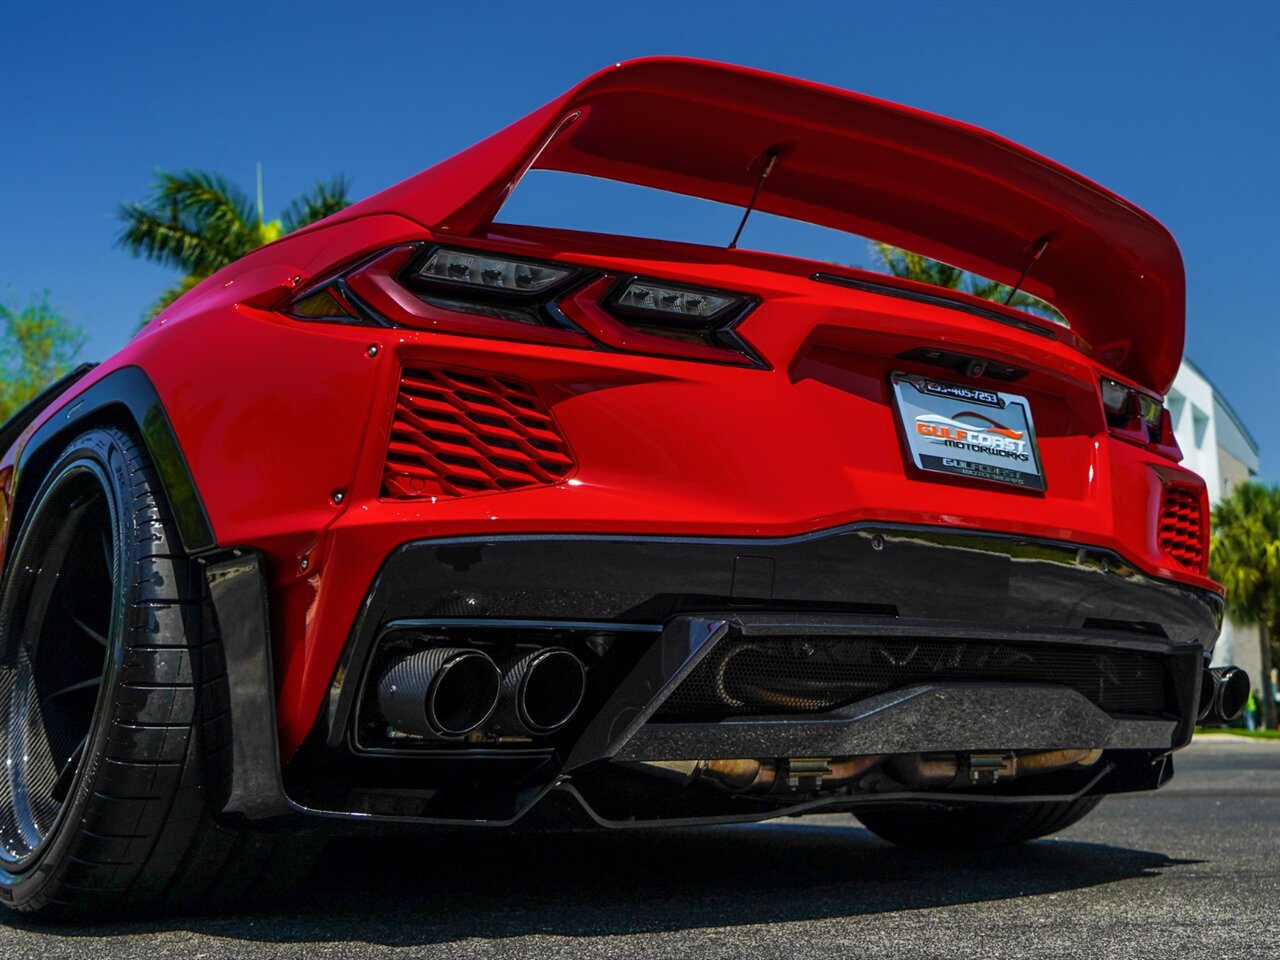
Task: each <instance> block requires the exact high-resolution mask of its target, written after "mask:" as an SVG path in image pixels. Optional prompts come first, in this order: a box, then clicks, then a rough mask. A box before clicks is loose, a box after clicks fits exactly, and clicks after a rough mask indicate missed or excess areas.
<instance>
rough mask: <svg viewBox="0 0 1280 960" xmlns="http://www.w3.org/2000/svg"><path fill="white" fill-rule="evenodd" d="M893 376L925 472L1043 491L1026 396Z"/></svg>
mask: <svg viewBox="0 0 1280 960" xmlns="http://www.w3.org/2000/svg"><path fill="white" fill-rule="evenodd" d="M891 379H892V382H893V393H894V400H895V401H896V406H897V410H898V419H899V421H900V422H901V424H902V430H903V433H905V434H906V438H907V448H908V449H909V450H910V451H911V459H912V461H913V462H914V463H915V465H916V466H917V467H919V468H920V469H921V470H927V471H929V472H930V473H946V474H950V475H952V476H957V477H967V478H969V479H970V480H989V481H991V482H993V483H1004V484H1009V485H1011V486H1015V487H1022V488H1023V489H1025V490H1037V491H1043V490H1044V488H1045V484H1044V470H1043V469H1042V467H1041V465H1040V454H1039V451H1038V450H1037V449H1036V432H1035V427H1034V426H1033V425H1032V422H1031V404H1029V403H1028V402H1027V399H1026V397H1020V396H1017V395H1016V394H1012V393H1004V392H1002V391H995V390H984V389H981V388H978V387H969V386H965V385H964V384H957V383H944V382H942V381H939V380H932V379H930V378H929V377H920V376H915V375H914V374H905V373H895V374H893V376H892V378H891Z"/></svg>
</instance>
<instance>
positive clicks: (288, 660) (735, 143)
mask: <svg viewBox="0 0 1280 960" xmlns="http://www.w3.org/2000/svg"><path fill="white" fill-rule="evenodd" d="M689 91H696V92H697V95H696V96H688V95H687V94H688V92H689ZM659 121H662V123H659ZM664 124H665V125H664ZM655 129H657V130H662V131H668V130H669V131H673V132H671V133H669V134H662V135H659V136H658V137H657V142H656V143H655V142H654V138H653V136H652V135H651V134H652V131H653V130H655ZM642 131H648V132H649V133H650V136H647V137H646V136H642V134H641V132H642ZM690 131H692V132H693V133H690ZM682 135H683V136H684V141H685V142H682V139H681V137H682ZM689 140H692V142H687V141H689ZM531 167H533V168H544V169H553V170H561V171H568V172H572V173H577V174H583V175H588V176H595V177H604V178H608V179H613V180H619V181H624V182H629V183H636V184H642V185H645V186H651V187H657V188H660V189H664V190H671V191H676V192H681V193H686V194H689V195H692V196H697V197H702V198H705V199H710V200H716V201H720V202H730V203H735V204H738V205H739V206H742V207H746V206H748V205H754V206H755V207H756V208H757V209H759V210H762V211H766V212H769V213H772V214H775V215H779V216H787V217H791V218H793V219H799V220H805V221H808V222H813V223H819V224H822V225H824V226H829V227H834V228H837V229H840V230H846V231H850V232H855V233H858V234H860V235H865V236H873V237H877V238H879V239H884V240H887V241H889V242H891V243H895V244H901V245H902V246H905V247H909V248H910V249H912V250H917V251H920V252H921V253H924V254H926V255H929V256H932V257H935V258H937V259H939V260H946V261H947V262H949V263H954V264H956V265H957V266H959V267H961V268H964V269H966V270H970V271H973V272H975V273H980V274H982V275H983V276H986V277H990V278H993V279H994V280H996V281H999V282H1000V283H1003V284H1005V285H1006V287H1007V288H1012V287H1014V286H1020V287H1021V289H1022V290H1024V291H1027V292H1029V293H1031V294H1033V295H1034V296H1035V297H1038V298H1040V299H1042V300H1044V301H1046V302H1048V303H1052V304H1053V305H1054V307H1056V308H1058V310H1059V311H1060V312H1061V316H1055V315H1052V314H1047V313H1043V312H1042V313H1035V312H1031V313H1029V312H1027V311H1024V310H1018V309H1014V308H1013V307H1010V306H1007V305H1005V304H1003V303H1001V302H995V301H992V300H989V299H980V298H978V297H974V296H971V295H968V294H965V293H962V292H959V291H955V290H939V289H937V288H934V287H930V286H928V285H926V284H923V283H918V282H915V281H912V280H910V279H902V278H894V277H884V276H877V275H872V274H869V273H867V272H866V271H863V270H859V269H855V268H851V267H845V266H841V265H836V264H830V263H817V262H814V261H810V260H803V259H797V258H789V257H783V256H778V255H773V254H767V253H762V252H758V251H753V250H749V249H742V248H731V249H724V248H713V247H708V246H702V245H694V244H682V243H674V242H670V241H662V240H647V239H637V238H631V237H624V236H618V235H602V234H595V233H585V232H576V231H568V230H557V229H550V228H541V227H532V226H521V225H503V224H498V223H496V222H495V214H496V212H497V210H498V209H499V207H500V206H501V203H502V201H503V199H504V198H505V197H506V195H507V193H508V192H509V191H510V189H511V186H512V185H513V184H514V183H515V182H516V181H518V180H519V179H520V177H521V176H522V175H523V174H524V173H525V172H526V171H527V170H528V169H530V168H531ZM766 168H768V169H766ZM726 239H727V238H726ZM250 267H251V268H252V269H251V270H248V271H244V270H242V272H241V274H240V279H239V281H238V283H239V286H238V287H230V286H229V285H227V284H225V283H224V282H220V281H219V278H215V279H214V281H211V282H210V283H208V284H206V286H205V287H202V288H200V289H199V290H197V291H196V292H195V294H193V295H192V296H190V297H189V298H188V299H187V300H185V301H183V302H181V303H179V305H178V306H177V307H176V308H175V310H174V312H173V313H172V315H171V316H169V317H166V318H162V319H163V320H165V321H166V322H167V323H168V324H169V326H170V327H171V329H170V330H168V331H167V332H166V331H162V330H161V329H160V328H159V326H157V327H156V328H154V329H153V330H152V331H150V332H148V334H145V335H144V336H143V337H142V338H140V340H139V341H138V344H137V346H136V347H135V349H136V351H137V354H138V356H139V358H140V362H142V363H144V365H146V357H147V355H148V352H149V351H153V350H159V349H161V347H160V345H161V344H163V343H165V342H166V341H167V342H169V343H174V342H178V341H180V340H181V339H182V338H184V337H185V338H190V342H191V343H193V344H196V343H198V346H199V349H198V350H193V351H189V353H190V356H189V357H188V358H187V359H185V360H181V361H175V360H173V359H169V360H167V361H166V363H165V364H163V365H161V364H154V365H153V366H154V372H153V377H154V378H155V379H156V380H157V386H158V388H159V389H160V392H161V394H162V395H163V396H165V397H166V404H167V405H168V406H169V407H170V416H171V417H172V418H173V419H174V422H175V424H177V426H178V433H179V439H180V440H182V441H183V446H184V449H186V450H187V453H188V457H189V458H190V459H191V461H192V468H193V473H194V474H195V476H196V478H197V482H198V483H199V485H200V487H201V490H202V492H203V493H204V494H205V498H206V507H207V508H208V510H209V514H210V517H211V519H212V520H213V523H214V526H215V528H216V529H217V532H218V539H219V542H220V543H222V544H223V545H233V544H234V545H237V546H240V547H243V548H245V549H246V550H250V551H255V552H256V553H257V554H258V555H260V556H261V558H262V564H261V573H262V577H263V579H264V582H265V583H266V584H267V586H268V587H269V588H270V600H271V607H272V610H273V614H272V628H273V634H274V645H273V650H274V660H275V663H274V670H275V679H276V682H277V686H278V689H279V690H280V697H279V702H278V722H279V725H280V734H281V743H282V748H283V757H284V759H285V760H286V761H287V762H286V764H285V766H284V770H283V779H282V780H280V781H271V780H270V779H269V778H268V779H266V780H263V781H262V785H261V789H263V790H267V791H271V790H276V791H283V795H285V796H287V798H288V800H289V803H291V804H292V805H295V806H298V807H303V808H306V809H310V810H314V811H322V812H327V813H329V814H332V815H337V816H354V817H361V818H368V817H374V818H379V817H381V818H391V819H408V820H412V821H415V822H428V821H431V822H458V821H461V822H469V823H478V822H484V823H508V822H512V821H515V820H517V819H520V818H521V817H523V816H524V815H525V814H527V813H528V812H529V811H531V810H533V809H536V808H540V807H541V806H542V805H543V804H547V805H549V806H554V805H556V804H568V805H570V806H572V807H573V808H574V809H577V810H580V811H584V812H585V814H586V815H587V816H589V817H590V818H592V819H594V820H595V821H597V822H602V823H611V824H614V823H618V824H620V823H633V822H637V821H648V822H655V823H656V822H668V821H673V820H682V821H686V820H690V819H700V818H701V819H708V818H709V819H754V818H761V817H765V816H771V815H776V814H777V813H779V812H784V811H785V812H799V811H804V810H809V809H819V808H851V809H852V808H857V807H859V806H860V805H865V804H867V803H880V804H883V803H884V802H885V798H886V797H888V798H889V799H890V800H891V801H893V802H903V801H905V800H912V799H915V800H918V799H920V798H926V799H927V798H934V799H936V798H937V797H938V795H939V794H940V793H945V794H946V797H947V799H948V802H955V803H964V802H982V803H989V802H997V801H999V802H1004V801H1006V800H1018V799H1021V800H1022V801H1024V802H1027V801H1029V800H1030V799H1035V798H1040V799H1043V798H1046V797H1049V798H1055V799H1056V800H1059V801H1064V802H1065V801H1076V800H1080V799H1081V798H1084V797H1089V796H1094V795H1098V794H1101V793H1106V792H1115V791H1119V790H1129V789H1142V788H1150V787H1154V786H1158V785H1159V784H1160V783H1162V782H1163V781H1164V780H1165V779H1167V777H1168V776H1169V774H1170V773H1171V766H1170V764H1169V761H1168V757H1169V754H1170V752H1171V751H1172V750H1174V749H1176V748H1177V747H1179V746H1182V745H1183V744H1185V743H1186V742H1187V741H1188V739H1189V738H1190V735H1191V731H1192V727H1193V724H1194V722H1195V719H1196V717H1197V715H1199V714H1200V713H1201V711H1202V709H1204V710H1210V709H1213V700H1212V696H1209V694H1212V693H1213V691H1214V690H1215V689H1216V688H1215V687H1214V686H1213V684H1214V683H1215V682H1216V681H1214V680H1213V679H1212V678H1211V677H1210V676H1209V675H1208V674H1207V673H1206V669H1205V667H1206V663H1207V660H1206V658H1207V656H1208V654H1209V652H1210V651H1211V649H1212V646H1213V643H1214V641H1215V639H1216V636H1217V632H1218V629H1219V621H1220V616H1221V600H1220V595H1219V592H1218V589H1217V587H1216V585H1215V584H1213V583H1212V581H1210V580H1209V579H1208V577H1207V532H1208V529H1207V498H1206V491H1205V486H1204V483H1203V481H1202V480H1201V479H1200V478H1199V477H1197V476H1196V475H1194V474H1193V473H1191V472H1189V471H1187V470H1185V469H1183V468H1181V467H1180V466H1179V465H1178V460H1179V454H1178V451H1177V448H1176V443H1175V441H1174V440H1173V437H1172V433H1171V430H1170V426H1169V420H1168V416H1167V414H1166V413H1165V412H1164V410H1163V408H1162V393H1163V391H1164V390H1165V389H1167V387H1168V385H1169V383H1170V382H1171V380H1172V377H1173V374H1174V372H1175V371H1176V367H1177V363H1178V360H1179V358H1180V355H1181V341H1182V322H1183V319H1182V272H1181V261H1180V258H1179V257H1178V254H1177V249H1176V247H1175V246H1174V245H1173V242H1172V240H1171V239H1170V238H1169V236H1168V234H1167V232H1165V231H1164V229H1163V228H1162V227H1160V226H1159V225H1158V224H1156V223H1155V221H1153V220H1152V219H1151V218H1150V217H1148V216H1147V215H1146V214H1143V213H1142V212H1141V211H1138V210H1136V208H1134V207H1132V206H1131V205H1129V204H1127V203H1126V202H1124V201H1122V200H1120V199H1119V198H1117V197H1114V196H1113V195H1111V194H1109V193H1107V192H1106V191H1105V190H1103V189H1102V188H1100V187H1097V186H1096V185H1093V184H1090V183H1089V182H1088V181H1085V180H1084V179H1083V178H1081V177H1079V176H1078V175H1076V174H1073V173H1071V172H1069V171H1066V170H1063V169H1062V168H1060V167H1057V166H1056V165H1054V164H1052V163H1051V162H1050V161H1047V160H1045V159H1044V158H1040V157H1037V156H1035V155H1034V154H1031V153H1030V152H1029V151H1026V150H1024V149H1023V148H1020V147H1017V146H1016V145H1013V144H1009V143H1008V142H1007V141H1002V140H1000V139H999V138H997V137H994V136H993V135H991V134H988V133H985V132H984V131H978V130H975V129H973V128H969V127H965V126H964V125H962V124H957V123H954V122H952V121H946V120H943V119H941V118H935V117H930V116H928V115H924V114H919V113H917V112H915V111H910V110H907V109H905V108H900V107H895V106H892V105H888V104H884V103H881V102H879V101H874V100H870V99H868V98H861V97H856V96H855V95H852V94H846V93H843V92H840V91H833V90H830V89H829V88H822V87H817V86H815V85H811V84H803V83H801V82H799V81H790V80H785V79H783V78H777V77H771V76H768V75H764V74H758V73H755V72H753V71H746V70H739V69H737V68H726V67H722V66H718V65H709V64H701V63H696V62H691V61H677V60H659V61H644V62H640V63H636V64H629V65H624V66H621V67H618V68H616V69H614V70H611V71H606V72H605V73H602V74H601V75H598V76H597V77H595V78H592V79H591V80H588V81H586V82H585V83H584V84H583V85H581V86H580V87H579V88H576V89H575V90H574V91H571V92H570V93H569V94H566V95H565V97H563V98H561V99H560V100H558V101H555V102H553V103H552V104H549V105H548V106H547V107H546V108H544V109H543V110H541V111H538V112H537V113H535V114H533V115H531V116H530V117H529V118H526V119H525V120H522V121H520V122H518V123H517V124H515V125H513V126H512V127H510V128H508V129H507V130H505V131H503V132H501V133H499V134H497V135H495V136H494V137H493V138H491V139H490V140H488V141H485V142H484V143H482V144H480V145H478V146H477V147H474V148H472V149H471V150H469V151H465V152H464V153H462V154H459V155H458V156H457V157H455V158H453V159H451V160H449V161H446V162H445V163H443V164H441V165H439V166H437V167H435V168H433V169H432V170H429V171H427V172H426V173H424V174H422V175H420V176H419V177H418V178H414V179H411V180H409V181H406V182H405V183H404V184H402V185H400V186H398V187H394V188H392V189H391V190H389V191H386V192H384V193H383V194H379V195H378V196H375V197H373V198H370V199H369V200H367V201H364V202H363V203H362V204H359V205H357V206H356V207H354V208H351V209H350V210H349V211H347V212H345V213H344V214H342V215H340V216H339V217H337V218H334V219H331V220H330V221H325V222H324V223H322V224H320V225H319V226H317V227H314V228H311V229H309V230H307V231H303V232H302V233H300V234H298V235H296V236H295V237H293V238H290V239H286V240H284V241H282V242H281V243H278V244H276V245H273V247H270V248H267V249H266V250H264V251H262V252H261V253H260V254H258V255H256V259H255V260H253V261H251V263H250ZM215 318H216V322H217V323H218V324H220V327H219V328H218V334H217V335H214V333H213V332H212V330H213V322H214V319H215ZM1063 318H1065V322H1062V319H1063ZM264 330H266V331H268V332H269V335H268V336H266V337H265V338H264V336H263V331H264ZM184 331H185V332H184ZM250 342H258V343H266V342H269V343H270V344H271V346H269V347H267V346H264V347H263V354H262V356H261V357H254V356H246V355H245V353H244V351H243V345H244V344H245V343H250ZM285 354H287V355H289V356H290V357H292V358H293V359H294V360H295V361H297V362H296V363H295V364H293V366H294V367H296V368H298V369H296V370H295V371H293V372H290V373H289V374H287V375H282V376H284V379H285V380H286V381H287V383H286V384H285V385H286V386H287V387H288V389H285V390H281V391H280V392H279V398H278V399H277V400H276V401H275V403H276V407H275V409H273V410H272V411H269V413H270V419H271V422H270V423H269V424H257V425H247V424H246V423H244V422H242V421H240V420H238V419H237V418H235V417H230V416H227V415H225V414H224V415H213V416H210V415H209V413H208V411H209V406H208V400H207V397H205V396H203V395H202V389H203V388H202V387H200V386H198V384H199V383H200V382H201V381H202V380H207V379H208V376H207V373H208V371H209V370H210V369H214V370H216V369H220V368H225V369H227V370H232V369H235V368H236V367H237V365H239V366H240V368H241V369H242V370H244V369H245V365H247V366H248V368H249V369H251V370H256V371H259V372H260V373H261V375H263V376H271V375H272V371H273V370H276V369H278V362H279V356H280V355H285ZM315 384H320V385H321V387H320V388H316V387H315V386H314V385H315ZM340 385H341V388H339V386H340ZM299 392H301V393H302V394H303V395H304V397H305V402H303V401H301V400H299V399H298V398H297V396H296V394H297V393H299ZM245 409H246V410H247V409H248V407H247V406H246V407H245ZM202 417H203V420H202V421H201V422H202V423H203V424H204V425H206V426H208V427H210V431H209V433H208V434H207V439H208V442H206V443H204V444H202V445H199V448H198V449H197V445H194V444H190V443H188V442H186V440H185V438H183V437H182V436H181V434H182V432H183V426H182V425H183V424H184V423H190V422H193V421H200V420H201V418H202ZM233 426H234V427H236V428H237V429H239V430H240V432H239V433H237V432H236V429H232V428H233ZM282 427H287V429H282ZM266 443H269V444H271V445H272V452H271V453H270V454H269V455H264V454H261V452H259V455H258V456H257V458H256V459H254V458H250V457H248V455H247V453H246V451H247V450H249V449H250V448H251V447H254V445H255V444H266ZM259 450H260V448H259ZM250 460H252V463H253V469H254V471H255V474H256V475H255V477H254V480H255V483H254V484H252V485H251V489H249V490H248V491H246V490H245V489H244V488H240V489H234V488H229V487H227V486H224V485H223V484H221V483H205V482H202V481H201V475H202V474H204V475H205V476H212V475H214V474H219V473H220V472H222V471H225V470H226V469H227V464H228V463H231V464H234V463H237V462H239V463H246V462H249V461H250ZM259 487H260V488H261V489H262V490H271V491H275V492H273V493H265V492H260V491H259ZM304 493H305V496H304V495H303V494H304ZM271 497H276V498H279V499H280V500H281V505H280V506H272V508H271V509H269V510H268V509H266V507H267V506H268V503H269V502H270V501H269V498H271ZM246 498H248V501H246ZM247 502H248V503H251V504H252V508H251V509H250V508H248V507H247V506H246V503H247ZM288 504H292V506H291V507H290V506H288ZM232 615H234V614H231V613H228V616H232ZM1202 698H1203V700H1204V703H1203V704H1202ZM233 714H234V711H233ZM254 735H255V734H254V732H253V731H252V730H249V729H248V728H247V727H246V728H245V730H244V731H243V732H241V731H237V736H243V737H244V738H251V737H253V736H254ZM263 736H264V731H262V730H258V731H257V738H258V739H259V740H261V739H262V738H263Z"/></svg>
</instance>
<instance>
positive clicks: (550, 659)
mask: <svg viewBox="0 0 1280 960" xmlns="http://www.w3.org/2000/svg"><path fill="white" fill-rule="evenodd" d="M586 689H587V671H586V668H585V667H583V665H582V661H581V660H579V659H578V658H577V657H576V656H574V655H573V654H572V653H570V652H569V651H568V650H565V649H564V648H562V647H547V648H546V649H543V650H534V651H533V652H532V653H521V654H517V655H516V656H515V657H514V658H512V659H511V660H510V661H509V662H508V663H507V664H506V665H505V668H504V670H503V671H502V699H501V704H500V706H499V707H498V715H497V717H496V718H495V724H494V726H495V727H496V728H497V729H499V730H500V731H501V732H502V733H504V734H508V735H513V736H523V737H532V736H541V735H543V734H548V733H554V732H555V731H556V730H559V729H560V728H561V727H563V726H564V725H565V724H566V723H568V722H569V721H570V720H572V719H573V715H574V714H575V713H577V712H578V707H579V706H580V705H581V704H582V697H583V695H584V694H585V693H586Z"/></svg>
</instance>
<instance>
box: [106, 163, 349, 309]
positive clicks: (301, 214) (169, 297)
mask: <svg viewBox="0 0 1280 960" xmlns="http://www.w3.org/2000/svg"><path fill="white" fill-rule="evenodd" d="M348 189H349V184H348V182H347V179H346V178H345V177H341V176H339V177H334V178H333V179H331V180H328V181H324V182H322V183H318V184H316V185H315V186H314V187H312V188H311V189H310V190H308V191H306V192H305V193H303V194H302V195H300V196H299V197H297V198H296V199H295V200H294V201H293V202H292V203H290V204H289V206H287V207H286V208H285V209H284V212H283V213H282V214H281V215H280V219H278V220H270V221H268V220H265V219H264V217H263V212H262V189H261V179H259V189H258V203H257V207H256V208H255V207H254V205H253V203H251V202H250V200H249V197H248V196H247V195H246V194H245V193H244V191H242V190H240V189H239V188H238V187H236V186H235V185H234V184H232V183H230V182H229V181H228V180H226V179H225V178H223V177H220V176H218V175H217V174H213V173H208V172H205V171H202V170H187V171H185V172H183V173H166V172H165V171H159V172H157V173H156V177H155V180H154V181H153V182H152V185H151V195H150V196H149V197H148V198H147V199H146V200H144V201H143V202H142V203H124V204H121V205H120V213H119V215H120V219H121V220H123V221H124V224H125V226H124V230H122V231H121V233H120V238H119V243H120V245H121V246H123V247H124V248H125V249H126V250H128V251H129V252H130V253H131V254H133V255H134V256H135V257H142V258H144V259H147V260H154V261H156V262H157V263H163V264H165V265H167V266H170V267H175V268H177V269H178V270H181V271H182V272H183V274H184V276H183V278H182V280H180V281H179V282H178V283H176V284H174V285H173V286H172V287H170V288H169V289H168V290H166V291H164V293H162V294H161V295H160V299H159V300H158V301H156V303H155V305H154V306H153V307H152V308H151V311H150V314H149V316H152V317H153V316H155V315H156V314H157V313H159V312H160V311H161V310H163V309H164V308H165V307H167V306H168V305H169V304H171V303H172V302H173V301H174V300H176V299H178V297H180V296H182V295H183V294H184V293H186V292H187V291H188V290H190V289H191V288H192V287H194V286H195V285H196V284H197V283H199V282H200V281H201V280H203V279H204V278H205V277H207V276H209V275H210V274H212V273H215V272H217V271H218V270H221V269H222V268H223V267H225V266H226V265H227V264H229V263H231V262H232V261H234V260H238V259H240V257H243V256H244V255H245V254H246V253H248V252H249V251H250V250H253V249H254V248H256V247H260V246H262V245H263V244H264V243H270V242H271V241H272V240H276V239H278V238H279V237H281V236H283V235H284V234H286V233H292V232H293V231H294V230H297V229H298V228H299V227H305V226H306V225H307V224H309V223H314V222H315V221H316V220H320V219H322V218H324V217H327V216H329V214H331V213H337V212H338V211H339V210H341V209H342V208H343V207H345V206H347V204H348V203H349V202H350V201H349V200H348V199H347V191H348Z"/></svg>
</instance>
